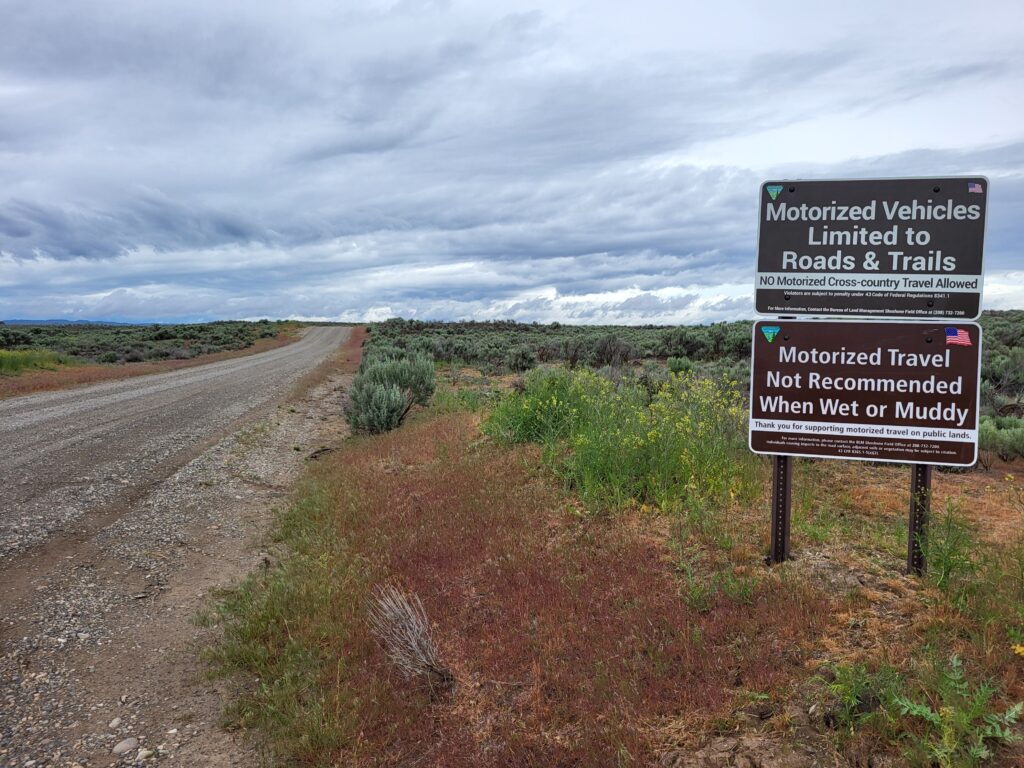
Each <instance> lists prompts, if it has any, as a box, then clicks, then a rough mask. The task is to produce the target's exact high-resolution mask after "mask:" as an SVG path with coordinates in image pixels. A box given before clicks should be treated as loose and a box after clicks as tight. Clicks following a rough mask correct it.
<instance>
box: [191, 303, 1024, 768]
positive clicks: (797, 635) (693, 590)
mask: <svg viewBox="0 0 1024 768" xmlns="http://www.w3.org/2000/svg"><path fill="white" fill-rule="evenodd" d="M993 317H994V319H995V321H996V325H997V326H998V327H997V328H996V330H995V331H993V332H992V338H993V339H995V342H998V343H995V342H993V343H992V344H991V346H989V341H988V339H986V358H985V365H986V366H993V369H994V370H1004V368H1003V367H1001V366H1005V365H1006V364H1005V363H1003V362H1000V361H1001V360H1003V359H1004V358H1008V357H1010V358H1012V357H1013V356H1014V355H1015V354H1017V353H1016V351H1015V350H1016V349H1018V348H1019V347H1018V346H1017V341H1015V340H1014V339H1015V338H1016V339H1017V340H1019V339H1020V338H1021V336H1020V335H1018V336H1016V337H1014V331H1013V328H1012V327H1011V326H1012V325H1013V323H1014V322H1016V323H1017V324H1018V325H1019V324H1020V323H1021V321H1022V320H1024V313H997V314H996V315H994V316H990V317H987V318H986V323H991V322H993ZM407 326H408V324H407V323H404V322H397V321H391V322H389V323H385V324H381V325H379V326H376V327H374V329H373V334H372V336H371V342H370V344H369V345H368V346H367V347H366V350H367V351H366V354H365V356H364V360H363V363H362V366H361V369H360V374H359V377H358V379H357V381H358V382H360V383H359V386H360V387H365V388H366V390H367V391H368V392H379V391H387V392H393V391H397V392H398V393H399V394H400V395H401V400H400V405H401V408H402V409H404V410H403V415H404V422H403V423H402V425H401V426H400V427H399V428H397V429H390V431H388V430H387V429H386V428H387V427H389V426H393V424H391V422H390V421H388V420H387V419H384V420H382V421H380V422H367V424H365V425H360V426H362V430H361V431H362V432H363V433H364V434H362V435H360V436H357V437H355V438H352V439H350V440H348V441H346V442H345V443H344V444H342V445H341V446H340V447H339V449H338V450H337V451H334V452H332V453H329V454H327V455H325V456H324V458H323V459H321V460H320V461H318V462H316V463H315V464H314V465H311V469H310V472H309V474H308V477H307V479H306V481H305V483H304V484H303V486H302V488H301V489H300V490H299V492H298V494H297V496H296V498H295V500H294V502H293V503H292V504H291V505H290V506H289V507H288V508H287V509H285V510H282V512H281V514H280V516H279V518H278V522H277V525H276V527H275V529H274V534H273V538H274V540H275V542H276V547H277V549H276V555H275V557H276V563H275V565H274V566H272V567H270V568H267V569H264V570H262V571H260V572H259V573H257V574H254V575H253V576H251V577H250V578H249V579H248V580H246V581H245V582H244V583H243V584H241V585H240V586H239V587H238V588H237V589H235V590H231V591H229V592H226V593H224V594H222V595H220V596H219V599H218V601H217V603H216V605H215V606H213V607H212V608H211V610H210V611H209V613H208V614H206V615H205V616H203V617H202V620H203V621H207V622H218V623H220V624H221V625H222V628H223V640H222V641H221V642H220V643H219V644H218V645H217V646H215V647H213V648H211V649H209V651H208V658H209V660H210V661H211V662H212V665H213V666H212V669H213V670H215V672H216V673H217V674H221V675H228V676H232V677H234V678H235V679H236V680H238V681H239V685H238V689H237V690H238V697H237V700H236V702H235V704H234V705H233V707H232V708H231V710H230V711H229V712H228V714H227V720H228V722H229V723H230V724H233V725H235V726H240V727H250V728H255V729H258V731H259V733H260V737H261V738H262V739H263V740H264V742H265V744H266V747H267V749H268V750H269V752H270V753H271V754H272V755H273V756H274V758H275V760H276V761H277V763H278V764H280V765H290V766H329V765H339V764H344V765H355V766H359V765H366V766H375V765H380V766H384V765H402V764H410V765H411V764H422V765H443V766H490V765H494V766H499V765H539V766H541V765H543V766H547V765H585V766H590V765H602V766H603V765H637V766H641V765H651V764H656V763H658V762H659V761H661V764H663V765H673V766H680V768H688V767H689V766H691V765H693V766H697V765H701V766H704V765H710V766H719V765H720V766H727V765H733V764H743V762H742V760H747V764H752V765H756V764H759V762H763V761H764V760H765V759H767V758H768V757H774V758H778V759H781V758H780V757H779V756H786V759H787V760H789V762H786V763H784V764H786V765H792V766H800V767H802V766H810V765H813V764H822V765H824V764H836V765H850V766H869V765H872V766H882V765H891V766H896V765H910V766H919V767H920V768H931V767H932V766H973V765H1005V766H1010V765H1019V764H1022V762H1024V752H1022V751H1021V745H1020V743H1019V742H1020V737H1021V735H1022V728H1021V724H1020V722H1019V720H1020V719H1021V714H1022V712H1021V709H1022V706H1021V703H1020V702H1021V701H1022V700H1024V482H1022V476H1024V471H1021V470H1024V466H1022V465H1021V462H1020V460H1019V459H1017V460H1013V459H1014V457H1013V456H1008V457H1007V460H1008V461H1010V462H1011V463H1002V464H998V466H997V465H996V463H995V462H996V459H993V463H992V464H991V465H990V469H989V471H987V472H986V471H980V472H965V473H942V474H938V475H936V479H935V485H934V495H933V519H932V524H931V526H930V531H929V537H928V539H927V542H926V554H927V558H928V563H929V570H928V575H927V576H926V577H924V578H920V579H918V578H912V577H909V576H906V575H904V573H903V561H904V558H905V548H906V536H907V528H906V519H905V516H906V508H907V506H908V503H909V477H908V475H907V472H906V468H905V467H900V466H895V465H868V464H864V463H860V462H841V461H815V460H798V461H796V462H795V477H794V484H793V554H794V559H793V560H792V561H790V562H788V563H786V564H784V565H783V566H779V567H775V568H768V567H766V566H765V564H764V556H765V554H766V552H767V541H768V530H767V528H768V516H767V510H768V470H769V466H768V462H767V461H766V460H764V459H763V458H761V457H756V456H754V455H752V454H751V453H750V452H749V451H748V450H747V448H746V434H745V414H746V405H745V403H744V386H743V384H744V382H743V380H742V379H737V378H736V377H735V376H732V375H731V374H732V373H733V369H734V368H735V366H737V365H739V364H740V363H741V362H742V360H741V359H740V358H739V357H731V356H724V357H722V356H719V357H714V356H712V355H710V354H709V353H707V352H705V351H701V350H706V349H708V346H707V343H706V341H707V340H706V334H711V333H712V331H709V330H708V329H671V331H672V332H670V331H669V329H639V331H638V332H637V336H635V337H628V338H627V334H626V333H623V334H622V336H619V337H618V341H621V342H623V343H624V344H629V345H632V344H634V343H636V341H637V340H638V339H639V338H642V336H643V333H650V334H651V337H652V338H654V337H655V336H659V337H662V336H665V337H670V338H672V339H675V340H676V342H678V346H677V347H675V348H674V349H673V352H674V354H667V350H668V347H661V352H662V354H663V355H664V357H662V358H659V359H648V360H636V359H635V357H634V356H633V355H626V354H621V355H618V356H617V357H616V358H614V359H609V356H608V355H602V356H600V357H595V356H594V350H596V349H597V348H598V347H600V348H601V349H606V350H611V349H615V348H619V349H621V347H620V345H619V344H618V342H613V341H611V340H608V333H609V331H608V329H599V330H598V331H592V330H591V329H561V328H553V329H552V328H551V327H549V326H544V327H541V330H536V331H531V333H534V332H535V334H536V336H535V338H536V339H540V338H543V337H548V338H547V342H550V343H553V342H554V341H555V340H556V339H555V337H556V336H558V335H559V334H561V335H562V337H563V338H562V340H560V341H558V343H559V344H561V343H562V342H563V341H564V339H566V338H570V339H575V338H577V337H579V338H589V339H591V342H592V345H593V346H592V347H590V350H591V351H590V352H589V353H588V355H590V356H589V357H587V358H586V359H584V358H583V357H582V356H581V358H580V359H577V360H575V361H572V360H570V359H568V358H565V357H561V358H557V359H554V360H547V361H545V362H544V363H539V362H537V364H536V365H534V364H532V363H531V366H529V367H532V370H528V371H527V372H526V373H525V374H524V373H522V372H521V371H519V370H518V368H519V367H520V364H519V362H517V360H519V359H520V357H521V355H520V354H519V353H517V355H516V359H514V360H512V361H511V362H513V363H515V364H514V365H509V364H497V363H494V362H492V361H491V360H490V359H484V358H482V357H478V358H476V362H473V363H470V362H468V361H467V360H466V359H464V358H458V359H454V360H453V361H449V360H443V359H442V360H439V361H437V362H436V364H434V365H431V366H429V367H430V374H428V373H427V368H428V366H427V365H425V364H424V362H423V360H424V355H425V354H426V353H427V352H426V349H427V344H425V343H423V342H417V341H416V339H417V338H418V336H417V333H416V332H414V331H412V330H410V329H408V328H407ZM488 326H489V324H485V326H484V327H483V328H482V329H479V330H480V332H481V333H485V338H486V343H485V346H487V345H490V344H491V343H492V342H493V337H492V336H490V335H489V334H491V333H492V332H495V329H493V328H490V327H488ZM457 327H460V328H461V330H460V331H459V332H455V331H452V332H451V333H448V334H441V333H440V329H439V328H437V327H435V326H433V325H431V326H428V327H426V328H425V330H426V332H427V335H428V337H431V336H435V337H438V338H440V337H441V336H445V337H451V338H453V339H456V338H457V339H460V341H459V343H461V344H465V345H467V347H468V346H471V345H472V343H473V341H474V336H473V333H474V332H473V331H471V330H469V329H468V328H466V327H464V326H462V324H458V325H457ZM382 328H383V329H386V330H385V331H383V332H382ZM396 328H397V329H401V331H402V332H401V333H395V330H396ZM721 328H722V330H720V331H714V332H713V333H714V336H715V338H719V339H728V338H729V331H730V327H729V326H722V327H721ZM421 330H422V329H421ZM617 330H621V329H617ZM407 331H408V332H407ZM513 331H514V329H510V328H503V329H502V330H501V331H500V332H501V333H504V334H512V333H513ZM556 332H557V333H556ZM591 333H593V334H595V335H593V336H590V335H589V334H591ZM746 333H747V336H746V337H745V338H747V339H749V332H748V331H747V332H746ZM684 340H685V341H684ZM591 342H587V343H588V344H589V343H591ZM435 343H439V342H437V338H435V339H434V341H431V342H430V344H435ZM444 343H447V342H444ZM722 343H725V342H722ZM1000 345H1002V346H1000ZM521 349H522V355H525V356H527V357H528V356H529V355H531V354H532V355H534V356H535V357H537V358H539V355H538V353H537V350H536V348H534V347H532V346H530V345H528V344H527V345H524V346H523V347H522V348H521ZM464 353H465V349H463V354H464ZM431 354H433V353H431ZM609 354H610V353H609ZM668 358H673V359H668ZM426 359H427V361H428V362H429V358H426ZM435 370H436V374H435ZM373 371H375V372H373ZM371 372H373V373H371ZM991 381H992V388H991V389H990V390H989V394H988V395H987V396H986V397H987V398H988V402H989V406H988V407H989V408H990V413H991V417H992V418H993V419H996V418H1003V419H1006V418H1015V417H1012V416H1010V415H1009V414H1008V413H1006V411H1007V410H1012V408H1013V406H1012V405H1011V403H1012V402H1013V398H1014V397H1019V395H1020V390H1019V389H1017V388H1016V387H1017V385H1016V384H1014V383H1013V377H1012V376H1011V375H1009V374H1006V375H1004V376H1003V377H1002V378H1000V379H998V380H997V379H996V378H992V379H991ZM358 396H359V395H358V393H356V391H355V386H354V387H353V393H352V395H351V397H352V401H353V403H355V401H356V398H357V397H358ZM388 397H390V395H389V396H388ZM367 402H368V403H370V404H371V405H372V403H373V402H374V401H373V397H369V398H368V399H367ZM397 402H399V401H397V400H396V403H397ZM395 407H396V409H397V408H398V407H399V406H398V405H396V406H395ZM353 408H355V409H356V410H353ZM1000 408H1001V409H1003V413H1002V414H1001V415H1000V414H999V413H998V409H1000ZM349 412H350V418H352V419H353V423H354V424H356V425H358V422H357V419H358V418H360V416H359V415H358V414H360V413H362V414H364V415H365V414H373V413H376V411H374V409H373V408H372V407H368V408H365V409H364V408H363V407H362V406H355V405H350V406H349ZM987 415H989V414H987ZM399 421H401V420H399ZM371 423H372V424H376V425H377V426H381V427H385V428H383V429H377V428H371V426H370V425H371ZM1004 425H1005V426H1000V425H998V423H997V425H996V429H997V430H998V431H1000V432H1002V431H1004V430H1010V429H1013V428H1014V427H1012V426H1011V425H1008V423H1007V422H1004ZM385 432H386V433H385ZM371 433H383V434H371ZM999 461H1002V460H1001V459H1000V460H999ZM389 622H390V623H389ZM242 681H249V682H242ZM252 681H256V682H255V683H253V682H252ZM741 737H742V738H741ZM701 749H704V752H701V753H700V754H701V755H703V757H700V758H699V759H700V760H704V759H705V757H706V758H707V760H706V761H705V762H695V761H697V760H698V758H697V757H693V756H694V755H696V754H698V751H699V750H701ZM712 753H713V754H712ZM714 755H717V756H718V757H714ZM715 760H717V761H718V762H715ZM688 761H690V762H688ZM730 761H732V762H730ZM801 761H802V762H801ZM814 761H818V762H817V763H815V762H814ZM766 764H768V763H766Z"/></svg>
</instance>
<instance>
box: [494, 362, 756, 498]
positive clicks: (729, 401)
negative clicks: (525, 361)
mask: <svg viewBox="0 0 1024 768" xmlns="http://www.w3.org/2000/svg"><path fill="white" fill-rule="evenodd" d="M744 423H745V421H744V409H743V407H742V396H741V395H740V393H739V392H738V390H737V389H736V388H735V386H734V384H731V383H728V382H715V381H712V380H709V379H705V378H700V377H693V376H680V375H675V374H672V375H671V376H670V377H669V378H668V380H667V381H665V382H664V383H663V384H662V385H661V386H660V387H659V389H658V390H657V392H656V393H655V395H654V396H653V398H652V397H651V396H650V395H649V394H648V392H647V391H646V390H645V389H644V387H643V386H641V385H640V384H638V383H637V382H635V381H632V380H628V379H624V380H622V381H621V382H620V383H618V384H615V383H613V382H611V381H609V380H608V379H606V378H604V377H601V376H598V375H597V374H595V373H593V372H591V371H586V370H578V371H572V372H570V371H564V370H557V369H541V370H537V371H533V372H531V373H530V374H529V375H528V376H527V377H526V381H525V384H524V391H523V392H513V393H511V394H510V395H509V396H508V397H506V398H505V399H504V400H503V401H502V402H500V403H499V404H498V405H497V406H496V407H495V409H494V411H493V412H492V414H491V417H490V418H489V420H488V421H487V423H486V425H485V430H486V431H488V432H489V433H490V434H491V435H493V436H495V437H497V438H499V439H502V440H505V441H507V442H537V443H541V444H542V445H544V446H545V447H546V449H547V455H548V456H549V457H550V458H551V459H552V460H553V463H555V465H556V468H557V469H558V470H559V472H560V473H561V474H562V475H563V476H564V477H565V479H566V480H567V482H568V483H569V485H570V487H572V488H573V489H575V490H576V491H577V492H578V493H579V495H580V496H581V498H582V499H583V501H584V502H585V503H587V504H588V505H589V504H597V505H600V506H605V507H607V508H612V509H615V508H621V507H623V506H625V505H628V504H630V503H632V502H634V501H638V502H641V503H655V504H658V505H659V506H661V507H663V508H664V507H667V506H669V505H671V504H674V503H685V504H686V505H690V506H692V507H694V508H702V507H704V506H706V505H707V504H708V503H716V504H717V503H722V502H726V501H729V500H731V499H734V498H740V499H745V500H750V499H752V498H754V497H755V496H756V494H757V493H758V492H759V490H760V487H759V477H760V466H761V465H760V462H758V461H757V459H756V457H753V456H752V455H751V454H750V452H749V451H748V450H747V448H746V438H745V431H744Z"/></svg>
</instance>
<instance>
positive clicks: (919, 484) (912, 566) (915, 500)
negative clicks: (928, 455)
mask: <svg viewBox="0 0 1024 768" xmlns="http://www.w3.org/2000/svg"><path fill="white" fill-rule="evenodd" d="M910 473H911V474H910V519H909V523H908V526H907V527H908V531H909V533H908V534H907V572H908V573H912V574H914V575H915V576H923V575H924V574H925V571H927V570H928V561H927V560H926V559H925V547H926V541H927V539H926V537H927V536H928V514H929V511H930V509H929V508H930V506H931V495H932V467H931V465H930V464H915V465H914V466H913V467H912V468H911V470H910Z"/></svg>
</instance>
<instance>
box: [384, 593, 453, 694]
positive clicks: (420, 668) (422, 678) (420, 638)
mask: <svg viewBox="0 0 1024 768" xmlns="http://www.w3.org/2000/svg"><path fill="white" fill-rule="evenodd" d="M367 615H368V617H369V623H370V632H372V633H373V635H374V637H376V638H377V640H378V642H379V643H380V644H381V648H383V650H384V652H385V653H387V655H388V658H389V659H391V661H392V663H393V664H394V665H395V667H397V669H398V671H399V672H401V673H402V674H403V675H404V676H405V679H406V680H408V681H410V682H412V683H419V684H421V685H424V686H426V688H427V690H428V691H429V692H430V695H431V697H433V698H436V697H438V696H440V695H442V694H444V693H446V692H447V691H449V690H450V689H451V688H452V686H454V685H455V678H454V677H453V676H452V673H451V670H450V669H448V667H446V666H445V665H444V662H442V661H441V656H440V654H439V653H438V651H437V644H436V643H435V642H434V638H433V636H432V635H431V631H430V620H429V619H428V618H427V612H426V610H425V609H424V608H423V603H422V602H421V601H420V599H419V597H418V596H417V595H415V594H406V593H405V592H403V591H402V590H400V589H399V588H398V587H396V586H395V585H394V584H388V585H386V586H378V587H377V589H376V590H374V596H373V600H371V602H370V605H369V607H368V608H367Z"/></svg>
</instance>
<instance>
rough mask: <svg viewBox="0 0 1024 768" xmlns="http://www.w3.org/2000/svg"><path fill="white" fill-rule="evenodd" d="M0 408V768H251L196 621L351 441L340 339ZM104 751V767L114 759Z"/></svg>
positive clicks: (325, 332) (325, 335) (316, 337)
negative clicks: (336, 361) (316, 458)
mask: <svg viewBox="0 0 1024 768" xmlns="http://www.w3.org/2000/svg"><path fill="white" fill-rule="evenodd" d="M348 336H349V329H345V328H330V327H324V328H312V329H310V330H309V331H308V332H307V333H306V335H305V336H304V338H302V339H301V340H300V341H298V342H295V343H293V344H290V345H288V346H286V347H282V348H280V349H275V350H272V351H269V352H265V353H262V354H259V355H253V356H250V357H245V358H239V359H235V360H228V361H223V362H219V363H212V364H210V365H206V366H200V367H196V368H190V369H186V370H182V371H176V372H174V373H168V374H160V375H154V376H150V377H144V378H140V379H130V380H126V381H118V382H111V383H106V384H100V385H96V386H92V387H87V388H82V389H76V390H71V391H64V392H56V393H49V394H44V395H35V396H30V397H23V398H17V399H12V400H7V401H3V402H0V445H3V446H4V449H5V450H3V451H2V452H0V582H2V583H3V590H0V617H2V619H0V622H2V623H0V697H2V701H0V765H2V766H19V767H21V766H33V767H35V766H49V765H53V766H75V765H79V766H89V765H132V764H140V763H149V762H153V761H159V762H160V763H161V764H169V765H216V766H219V765H254V764H256V756H255V755H254V754H253V753H252V748H251V746H248V745H246V744H244V743H242V742H237V743H236V742H235V740H234V739H232V737H231V736H229V735H228V734H226V733H224V732H223V731H221V730H220V729H219V728H218V727H217V715H218V710H219V707H220V706H221V700H220V697H219V695H218V694H219V691H218V689H217V687H216V686H214V685H212V684H210V683H208V682H207V681H206V680H205V678H204V675H203V669H202V668H201V665H199V664H198V663H197V661H196V656H195V652H196V646H197V643H198V642H199V641H201V639H202V637H201V635H202V630H199V629H197V628H195V627H193V626H192V624H191V623H190V618H191V617H192V616H193V615H194V613H195V612H196V610H198V609H199V608H200V607H201V605H202V603H203V600H204V599H205V596H206V595H207V594H208V591H209V589H210V588H211V587H215V586H226V585H227V584H229V583H230V582H231V581H233V580H234V579H236V578H238V577H240V576H241V575H243V574H244V573H246V572H247V571H248V570H250V569H252V568H253V567H258V563H259V562H260V560H261V556H257V552H256V550H255V549H254V547H255V546H256V543H257V542H258V540H259V536H260V535H261V534H262V532H263V531H264V530H265V527H266V523H267V520H268V519H269V516H270V512H271V508H272V506H273V505H274V504H280V503H283V502H284V501H285V500H286V497H287V493H288V491H289V490H290V488H291V485H292V483H293V481H294V479H295V477H296V476H297V475H298V473H299V471H300V469H301V466H302V463H303V460H304V459H305V458H306V457H307V456H308V455H309V453H310V452H311V451H313V450H315V449H316V448H318V447H320V446H321V445H324V444H326V443H329V442H330V441H332V440H334V439H337V438H338V437H339V436H340V435H342V434H343V433H344V430H345V427H344V421H343V418H342V416H341V398H342V395H343V391H344V389H345V387H346V386H347V383H348V379H349V376H348V375H347V374H343V373H341V372H340V371H337V370H335V371H334V372H333V373H330V372H328V373H325V374H324V375H323V376H321V377H320V380H319V382H318V383H317V384H316V385H315V386H312V387H311V388H310V389H309V390H308V391H307V392H305V393H304V394H303V395H299V396H293V397H292V399H290V400H288V401H287V402H285V398H286V397H287V396H288V395H289V392H291V391H292V389H293V387H294V386H295V384H296V382H298V381H299V379H300V378H301V377H302V376H303V374H305V373H307V372H309V371H310V370H312V369H314V368H316V366H317V365H319V364H321V363H323V361H325V360H326V359H328V358H329V357H330V356H331V355H332V353H334V352H335V351H336V350H338V348H339V347H340V346H341V344H342V343H343V342H344V341H345V340H346V339H347V338H348ZM115 750H116V754H115Z"/></svg>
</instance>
